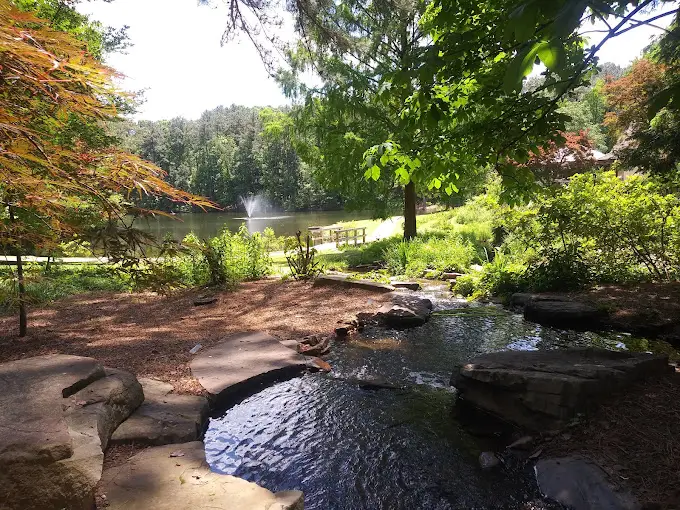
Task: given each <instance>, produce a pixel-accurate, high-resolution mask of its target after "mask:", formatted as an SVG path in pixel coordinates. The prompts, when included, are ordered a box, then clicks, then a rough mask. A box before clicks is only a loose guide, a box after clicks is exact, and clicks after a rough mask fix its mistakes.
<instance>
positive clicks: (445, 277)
mask: <svg viewBox="0 0 680 510" xmlns="http://www.w3.org/2000/svg"><path fill="white" fill-rule="evenodd" d="M461 276H464V275H463V274H462V273H452V272H447V273H442V276H441V279H442V280H444V281H450V280H454V281H455V280H457V279H458V278H459V277H461Z"/></svg>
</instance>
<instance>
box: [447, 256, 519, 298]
mask: <svg viewBox="0 0 680 510" xmlns="http://www.w3.org/2000/svg"><path fill="white" fill-rule="evenodd" d="M526 287H527V282H526V269H525V266H524V265H523V264H521V263H517V262H513V261H512V259H511V258H510V257H508V256H507V255H505V254H504V253H503V252H502V251H500V250H498V251H497V252H496V254H495V256H494V258H493V261H491V262H488V263H486V264H484V265H483V266H482V270H481V271H477V272H473V273H470V274H466V275H463V276H461V277H459V278H458V280H457V281H456V285H455V287H454V289H453V290H454V292H455V293H456V294H461V295H463V296H465V297H472V298H473V299H478V298H488V297H491V296H504V295H508V294H512V293H513V292H518V291H521V290H525V289H526Z"/></svg>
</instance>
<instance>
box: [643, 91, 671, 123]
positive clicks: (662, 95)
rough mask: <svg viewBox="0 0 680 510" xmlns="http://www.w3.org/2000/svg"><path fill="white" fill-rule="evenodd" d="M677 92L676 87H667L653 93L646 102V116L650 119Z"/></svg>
mask: <svg viewBox="0 0 680 510" xmlns="http://www.w3.org/2000/svg"><path fill="white" fill-rule="evenodd" d="M677 92H678V90H677V87H668V88H666V89H663V90H660V91H659V92H657V93H656V94H654V95H653V96H652V97H651V98H650V99H649V103H648V110H647V118H648V119H649V120H652V119H653V118H654V117H656V114H657V113H659V111H660V110H661V109H662V108H664V107H665V106H666V105H668V103H669V102H670V101H671V99H673V97H674V96H675V94H676V93H677Z"/></svg>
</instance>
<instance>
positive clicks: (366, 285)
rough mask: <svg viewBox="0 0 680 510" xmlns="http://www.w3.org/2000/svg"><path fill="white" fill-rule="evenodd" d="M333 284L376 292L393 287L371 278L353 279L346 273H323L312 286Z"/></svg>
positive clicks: (385, 290) (389, 289)
mask: <svg viewBox="0 0 680 510" xmlns="http://www.w3.org/2000/svg"><path fill="white" fill-rule="evenodd" d="M319 285H334V286H338V287H350V288H357V289H366V290H374V291H376V292H392V291H393V290H394V287H393V286H392V285H388V284H386V283H380V282H375V281H373V280H353V279H351V278H349V275H347V274H324V275H321V276H317V277H316V278H315V279H314V286H315V287H316V286H319Z"/></svg>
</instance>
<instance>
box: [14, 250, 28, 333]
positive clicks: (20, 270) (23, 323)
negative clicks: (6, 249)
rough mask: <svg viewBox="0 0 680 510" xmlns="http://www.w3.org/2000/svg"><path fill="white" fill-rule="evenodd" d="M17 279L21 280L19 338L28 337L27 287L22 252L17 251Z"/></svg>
mask: <svg viewBox="0 0 680 510" xmlns="http://www.w3.org/2000/svg"><path fill="white" fill-rule="evenodd" d="M16 253H17V278H18V280H19V336H26V287H25V286H24V266H23V263H22V260H21V252H20V251H19V250H17V252H16Z"/></svg>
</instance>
